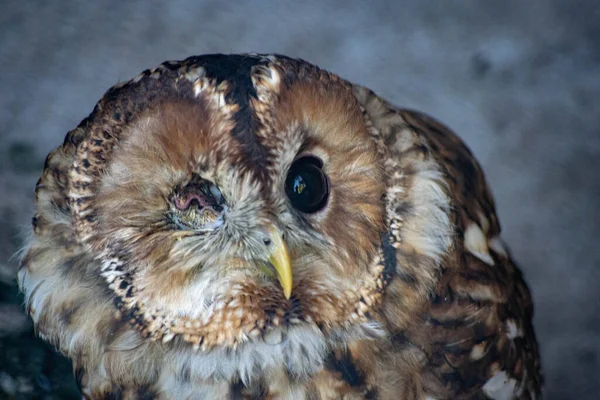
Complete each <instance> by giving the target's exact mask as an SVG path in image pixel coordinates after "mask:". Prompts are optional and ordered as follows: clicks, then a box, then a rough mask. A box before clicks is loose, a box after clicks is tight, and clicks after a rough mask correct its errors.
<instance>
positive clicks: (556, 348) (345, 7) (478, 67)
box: [0, 0, 600, 399]
mask: <svg viewBox="0 0 600 400" xmlns="http://www.w3.org/2000/svg"><path fill="white" fill-rule="evenodd" d="M247 51H255V52H279V53H284V54H287V55H290V56H294V57H300V58H304V59H306V60H308V61H311V62H313V63H316V64H318V65H320V66H321V67H324V68H326V69H329V70H332V71H334V72H336V73H338V74H339V75H341V76H343V77H345V78H347V79H349V80H352V81H355V82H358V83H361V84H363V85H366V86H369V87H371V88H372V89H373V90H375V91H376V92H378V93H379V94H381V95H382V96H384V97H386V98H388V99H390V100H391V101H392V102H394V103H396V104H398V105H402V106H406V107H411V108H416V109H419V110H422V111H424V112H427V113H429V114H431V115H433V116H435V117H436V118H438V119H439V120H441V121H443V122H445V123H446V124H448V125H449V126H450V127H451V128H453V129H454V130H455V131H457V132H458V133H459V134H460V135H461V136H462V137H463V138H464V139H465V141H466V142H467V143H468V144H469V145H470V147H471V148H472V150H473V151H474V153H475V154H476V156H477V157H478V158H479V160H480V162H481V163H482V165H483V167H484V169H485V171H486V172H487V176H488V179H489V181H490V183H491V186H492V190H493V192H494V194H495V196H496V200H497V207H498V212H499V215H500V219H501V221H502V223H503V228H504V238H505V240H506V241H507V242H508V244H509V245H510V247H511V249H512V251H513V253H514V256H515V257H516V259H517V260H518V261H519V262H520V264H521V266H522V268H523V270H524V273H525V276H526V278H527V280H528V282H529V284H530V286H531V289H532V291H533V295H534V298H535V304H536V317H535V324H536V328H537V332H538V336H539V340H540V343H541V348H542V353H543V363H544V368H545V373H546V379H547V384H546V398H548V399H572V398H578V399H584V398H589V399H591V398H596V396H597V393H599V392H600V379H598V378H599V377H600V373H599V372H598V369H599V368H600V313H599V312H598V309H599V307H600V297H599V295H598V291H599V290H598V289H599V288H600V283H599V282H600V268H599V264H600V263H599V261H600V257H599V254H600V252H599V251H598V247H599V246H598V244H597V241H598V237H599V234H600V229H599V225H600V218H599V214H600V213H599V212H598V208H599V206H600V179H599V178H598V175H597V174H599V173H600V157H599V156H600V3H599V2H597V1H595V0H589V1H585V0H554V1H527V2H525V1H520V0H505V1H445V2H424V1H419V0H404V1H396V2H391V1H390V2H384V1H373V2H360V1H338V2H335V1H312V0H311V1H308V0H306V1H303V2H296V3H292V2H283V1H281V2H267V1H258V0H257V1H247V2H242V1H229V2H225V1H218V0H202V1H200V0H171V1H168V2H163V1H157V0H145V1H142V0H134V1H128V2H124V1H119V0H109V1H97V2H93V1H87V2H84V1H65V0H55V1H51V2H50V1H16V0H15V1H13V0H3V1H1V2H0V188H1V189H0V398H5V397H8V398H12V397H15V398H46V399H50V398H76V392H75V389H74V384H73V378H72V377H71V372H70V365H69V364H68V362H66V361H65V360H63V359H62V358H60V357H59V356H57V355H56V354H55V353H54V352H53V351H52V349H50V348H48V347H47V346H45V345H44V344H43V343H42V342H41V341H39V340H36V339H34V337H33V333H32V327H31V325H30V324H29V322H28V320H27V319H26V317H25V316H24V314H23V313H22V311H21V309H20V302H21V299H20V298H19V297H18V296H17V289H16V283H15V273H16V267H17V262H16V259H15V258H14V257H12V256H13V255H14V253H15V252H16V251H17V250H18V248H19V246H20V243H21V241H22V234H23V232H24V231H25V230H26V228H27V226H28V224H29V221H30V217H31V215H32V207H31V205H32V200H33V187H34V185H35V182H36V180H37V177H38V175H39V173H40V171H41V168H42V166H43V161H44V158H45V155H46V154H47V153H48V152H49V151H50V150H51V149H52V148H53V147H55V146H57V145H58V144H59V143H61V141H62V139H63V137H64V134H65V133H66V132H67V131H68V130H69V129H71V128H73V127H75V126H76V125H77V124H78V123H79V121H80V120H81V119H83V118H84V117H85V116H87V115H88V114H89V112H91V110H92V108H93V106H94V104H95V103H96V101H97V100H98V99H99V98H100V97H101V96H102V94H103V93H104V91H105V90H106V89H108V88H109V87H110V86H111V85H112V84H114V83H116V82H117V81H120V80H127V79H129V78H131V77H133V76H135V75H136V74H137V73H138V72H140V71H142V70H143V69H145V68H148V67H152V66H155V65H157V64H159V63H160V62H162V61H164V60H167V59H181V58H185V57H187V56H189V55H192V54H201V53H209V52H225V53H228V52H247Z"/></svg>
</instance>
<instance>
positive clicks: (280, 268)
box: [268, 227, 292, 299]
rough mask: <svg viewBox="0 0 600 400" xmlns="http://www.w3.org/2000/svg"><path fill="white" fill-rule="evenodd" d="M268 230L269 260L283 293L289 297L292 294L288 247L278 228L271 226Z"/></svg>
mask: <svg viewBox="0 0 600 400" xmlns="http://www.w3.org/2000/svg"><path fill="white" fill-rule="evenodd" d="M268 232H269V240H270V243H269V244H268V246H269V262H270V263H271V265H273V268H275V272H277V277H278V278H279V282H280V283H281V287H282V288H283V295H284V296H285V298H286V299H289V298H290V296H291V294H292V265H291V264H290V255H289V253H288V248H287V245H286V244H285V242H284V241H283V237H282V235H281V232H279V229H277V228H275V227H272V228H270V229H269V230H268Z"/></svg>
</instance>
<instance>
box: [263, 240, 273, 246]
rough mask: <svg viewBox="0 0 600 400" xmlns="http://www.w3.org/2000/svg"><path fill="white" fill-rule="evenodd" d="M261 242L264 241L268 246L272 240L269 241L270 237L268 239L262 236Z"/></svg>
mask: <svg viewBox="0 0 600 400" xmlns="http://www.w3.org/2000/svg"><path fill="white" fill-rule="evenodd" d="M263 243H264V244H265V245H266V246H270V245H271V243H272V242H271V239H269V238H264V239H263Z"/></svg>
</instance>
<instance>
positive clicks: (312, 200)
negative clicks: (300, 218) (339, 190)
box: [285, 156, 329, 214]
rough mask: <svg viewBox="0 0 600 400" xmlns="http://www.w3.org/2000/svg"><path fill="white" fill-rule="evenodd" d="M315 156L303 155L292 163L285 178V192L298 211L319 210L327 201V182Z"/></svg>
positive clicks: (309, 211) (319, 162)
mask: <svg viewBox="0 0 600 400" xmlns="http://www.w3.org/2000/svg"><path fill="white" fill-rule="evenodd" d="M322 166H323V163H322V162H321V160H319V159H318V158H315V157H310V156H308V157H303V158H300V159H298V160H296V161H294V163H293V164H292V166H291V167H290V170H289V171H288V174H287V178H286V179H285V193H286V195H287V197H288V198H289V199H290V202H291V203H292V206H294V208H295V209H296V210H298V211H301V212H303V213H307V214H311V213H314V212H317V211H319V210H321V209H322V208H323V207H325V204H326V203H327V197H328V196H329V183H328V181H327V176H326V175H325V173H323V170H322V169H321V167H322Z"/></svg>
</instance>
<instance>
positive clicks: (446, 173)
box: [19, 54, 542, 400]
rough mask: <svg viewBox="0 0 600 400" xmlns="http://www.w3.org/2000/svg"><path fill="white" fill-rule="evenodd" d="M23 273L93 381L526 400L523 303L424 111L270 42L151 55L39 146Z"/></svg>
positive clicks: (29, 297) (114, 395)
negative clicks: (268, 47) (70, 126)
mask: <svg viewBox="0 0 600 400" xmlns="http://www.w3.org/2000/svg"><path fill="white" fill-rule="evenodd" d="M36 203H37V208H36V213H35V216H34V218H33V233H32V235H31V239H30V240H29V242H28V243H27V245H26V249H25V252H24V256H23V258H22V262H21V268H20V271H19V283H20V287H21V289H22V290H23V292H24V293H25V296H26V306H27V311H28V313H29V315H30V316H31V318H32V319H33V321H34V323H35V326H36V329H37V332H38V334H39V335H40V336H41V337H42V338H43V339H45V340H47V341H48V342H50V343H51V344H53V345H54V346H56V348H57V349H59V350H60V351H61V352H62V353H64V354H65V355H66V356H68V357H69V358H71V359H72V361H73V369H74V373H75V377H76V379H77V383H78V384H79V386H80V388H81V391H82V393H83V395H84V397H85V398H90V399H109V398H110V399H121V398H122V399H137V398H140V399H141V398H143V399H150V398H157V399H307V400H308V399H311V400H313V399H342V398H343V399H381V400H383V399H420V400H425V399H473V398H476V399H498V400H499V399H513V398H516V399H534V398H536V396H538V395H539V394H540V390H541V382H542V379H541V373H540V362H539V354H538V348H537V343H536V339H535V334H534V330H533V326H532V314H533V307H532V303H531V298H530V294H529V291H528V289H527V286H526V285H525V283H524V281H523V278H522V275H521V272H520V271H519V269H518V268H517V267H516V266H515V264H514V263H513V261H512V260H511V257H510V255H509V253H508V250H507V249H506V247H505V246H504V244H503V242H502V240H501V239H500V226H499V223H498V219H497V217H496V215H495V210H494V201H493V199H492V197H491V195H490V192H489V190H488V187H487V185H486V182H485V178H484V175H483V172H482V170H481V168H480V166H479V165H478V163H477V162H476V161H475V159H474V157H473V155H472V154H471V153H470V152H469V150H468V149H467V147H466V146H465V145H464V144H463V143H462V142H461V140H460V139H459V138H458V137H457V136H455V135H454V134H453V133H452V132H450V131H449V130H448V129H447V128H445V127H444V126H443V125H441V124H439V123H438V122H436V121H435V120H433V119H431V118H429V117H427V116H425V115H423V114H420V113H417V112H413V111H407V110H402V109H398V108H396V107H394V106H392V105H390V104H389V103H387V102H386V101H384V100H382V99H381V98H379V97H377V95H375V94H374V93H373V92H371V91H370V90H368V89H365V88H363V87H360V86H357V85H354V84H352V83H349V82H347V81H345V80H343V79H341V78H339V77H338V76H336V75H334V74H332V73H330V72H327V71H324V70H322V69H319V68H318V67H316V66H314V65H311V64H309V63H307V62H304V61H301V60H295V59H291V58H287V57H284V56H279V55H255V54H248V55H205V56H197V57H190V58H188V59H186V60H184V61H176V62H172V61H169V62H165V63H163V64H161V65H160V66H158V67H157V68H154V69H151V70H146V71H144V72H143V73H142V74H140V75H139V76H137V77H136V78H134V79H133V80H131V81H129V82H127V83H121V84H118V85H116V86H114V87H113V88H111V89H110V90H109V91H108V92H107V93H106V94H105V95H104V97H103V98H102V99H101V100H100V102H99V103H98V104H97V106H96V107H95V109H94V111H93V112H92V113H91V114H90V116H89V117H87V118H86V119H84V120H83V121H82V122H81V123H80V125H79V126H78V127H77V128H76V129H74V130H72V131H71V132H69V133H68V134H67V136H66V138H65V141H64V143H63V144H62V145H61V146H59V147H58V148H57V149H56V150H54V151H53V152H52V153H50V155H49V156H48V158H47V160H46V164H45V168H44V171H43V174H42V176H41V178H40V180H39V182H38V184H37V187H36Z"/></svg>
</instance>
